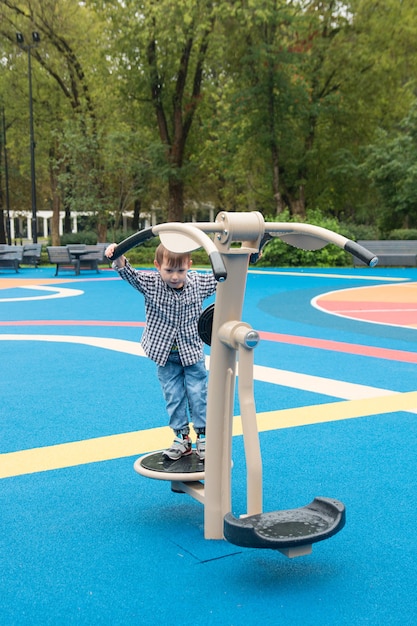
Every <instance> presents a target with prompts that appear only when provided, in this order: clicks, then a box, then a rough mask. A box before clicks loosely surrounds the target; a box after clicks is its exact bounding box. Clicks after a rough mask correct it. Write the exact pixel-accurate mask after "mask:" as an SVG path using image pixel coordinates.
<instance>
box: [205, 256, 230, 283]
mask: <svg viewBox="0 0 417 626" xmlns="http://www.w3.org/2000/svg"><path fill="white" fill-rule="evenodd" d="M209 258H210V263H211V267H212V270H213V274H214V278H215V279H216V280H217V282H219V283H221V282H223V281H224V280H226V278H227V270H226V268H225V265H224V263H223V258H222V255H221V254H220V252H219V251H218V250H213V252H210V254H209Z"/></svg>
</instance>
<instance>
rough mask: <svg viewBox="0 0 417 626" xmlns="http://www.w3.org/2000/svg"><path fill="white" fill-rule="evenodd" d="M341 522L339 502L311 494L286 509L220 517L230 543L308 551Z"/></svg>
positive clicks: (341, 508) (343, 517)
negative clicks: (302, 504)
mask: <svg viewBox="0 0 417 626" xmlns="http://www.w3.org/2000/svg"><path fill="white" fill-rule="evenodd" d="M344 525H345V507H344V505H343V504H342V503H341V502H339V501H338V500H333V499H330V498H315V499H314V500H313V502H311V503H310V504H308V505H307V506H305V507H301V508H299V509H290V510H288V511H274V512H272V513H261V514H259V515H250V516H248V517H243V518H239V519H237V518H235V517H234V516H233V515H232V514H231V513H228V514H227V515H226V516H225V518H224V536H225V539H227V541H230V543H233V544H236V545H238V546H243V547H245V548H270V549H272V550H280V551H282V552H284V553H287V552H288V551H289V550H291V549H293V548H294V549H298V548H300V547H302V546H307V547H310V550H309V551H310V552H311V544H312V543H316V542H317V541H323V540H324V539H328V538H329V537H331V536H332V535H335V534H336V533H338V532H339V530H342V528H343V526H344ZM305 553H307V551H306V552H305ZM287 556H292V555H291V554H287ZM294 556H295V554H294Z"/></svg>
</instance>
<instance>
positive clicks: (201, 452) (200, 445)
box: [196, 435, 206, 461]
mask: <svg viewBox="0 0 417 626" xmlns="http://www.w3.org/2000/svg"><path fill="white" fill-rule="evenodd" d="M196 447H197V454H198V456H199V457H200V461H204V459H205V458H206V436H205V435H198V436H197V442H196Z"/></svg>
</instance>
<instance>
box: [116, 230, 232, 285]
mask: <svg viewBox="0 0 417 626" xmlns="http://www.w3.org/2000/svg"><path fill="white" fill-rule="evenodd" d="M163 233H178V234H184V235H188V236H189V237H190V239H192V240H193V242H195V243H196V244H197V246H196V247H200V246H201V247H202V248H204V249H205V250H206V252H207V254H208V256H209V259H210V263H211V267H212V270H213V274H214V278H215V279H216V280H217V281H218V282H223V281H224V280H226V278H227V270H226V267H225V265H224V262H223V258H222V255H221V254H220V252H219V251H218V250H217V248H216V247H215V245H214V243H213V242H212V240H211V239H210V238H209V237H208V236H207V235H206V234H205V233H203V232H202V231H200V230H199V229H198V228H196V227H194V226H190V225H188V224H180V223H176V222H175V223H172V224H159V225H158V226H155V227H153V228H152V227H150V228H145V229H144V230H140V231H139V232H138V233H135V234H134V235H131V236H130V237H127V239H124V240H123V241H121V242H120V243H119V244H118V245H117V246H116V247H115V249H114V252H113V256H112V259H113V260H115V259H118V258H119V257H120V256H122V254H124V253H125V252H127V251H128V250H131V248H135V247H136V246H139V245H140V244H141V243H144V242H145V241H147V240H148V239H152V237H156V236H158V235H159V234H162V235H163Z"/></svg>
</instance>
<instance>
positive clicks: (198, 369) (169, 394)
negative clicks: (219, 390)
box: [158, 352, 207, 435]
mask: <svg viewBox="0 0 417 626" xmlns="http://www.w3.org/2000/svg"><path fill="white" fill-rule="evenodd" d="M158 378H159V382H160V383H161V387H162V392H163V394H164V398H165V402H166V408H167V411H168V415H169V426H170V427H171V428H172V430H174V431H175V433H176V434H177V435H178V434H183V435H188V433H189V432H190V427H189V420H190V421H192V422H193V426H194V430H195V432H196V433H197V434H198V433H204V432H205V429H206V409H207V370H206V366H205V363H204V358H203V359H202V360H201V361H198V362H197V363H195V364H194V365H187V366H185V367H184V366H183V365H182V363H181V360H180V357H179V354H178V352H171V354H170V355H169V357H168V361H167V363H166V365H163V366H162V365H158ZM188 413H189V417H188Z"/></svg>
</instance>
